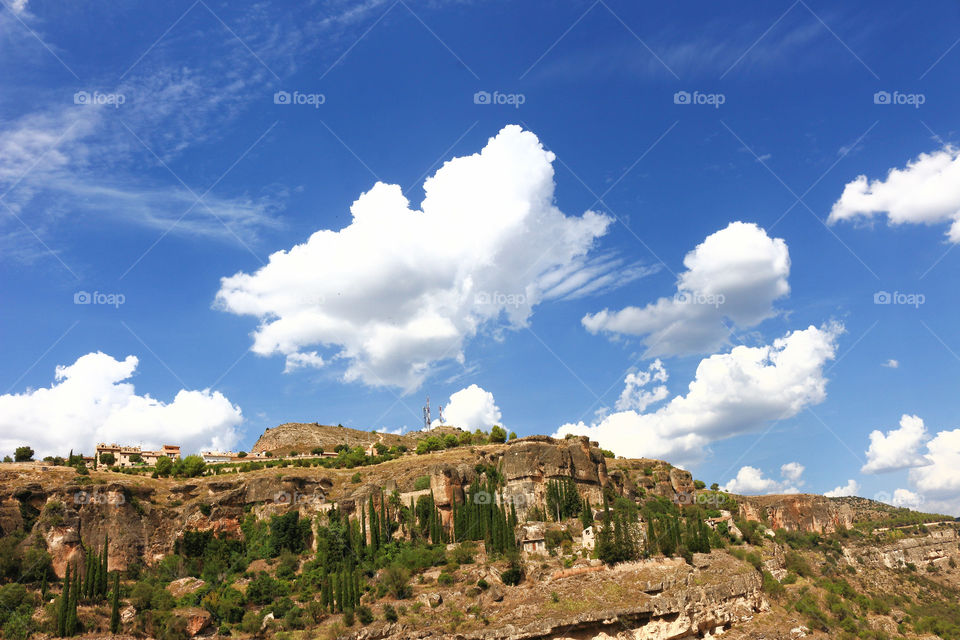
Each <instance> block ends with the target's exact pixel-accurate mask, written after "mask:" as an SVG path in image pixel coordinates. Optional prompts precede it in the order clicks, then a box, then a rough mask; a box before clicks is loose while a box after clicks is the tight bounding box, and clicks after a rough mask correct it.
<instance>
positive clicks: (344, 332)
mask: <svg viewBox="0 0 960 640" xmlns="http://www.w3.org/2000/svg"><path fill="white" fill-rule="evenodd" d="M553 160H554V155H553V154H552V153H551V152H549V151H547V150H545V149H544V148H543V146H542V145H541V144H540V141H539V140H538V139H537V137H536V136H535V135H534V134H533V133H530V132H527V131H523V130H522V129H521V128H520V127H518V126H515V125H511V126H507V127H505V128H504V129H503V130H502V131H500V133H499V134H497V136H496V137H494V138H491V139H490V140H489V142H488V143H487V145H486V147H484V148H483V150H482V151H481V152H480V153H476V154H473V155H471V156H466V157H460V158H455V159H453V160H450V161H449V162H447V163H446V164H444V165H443V167H441V168H440V169H439V170H438V171H437V172H436V174H434V175H433V176H432V177H431V178H428V179H427V181H426V182H425V184H424V190H425V191H426V197H425V198H424V200H423V202H422V204H421V208H420V210H416V209H411V208H410V205H409V202H408V201H407V199H406V198H405V197H404V196H403V194H402V192H401V190H400V187H399V186H397V185H389V184H384V183H381V182H378V183H376V184H375V185H374V186H373V188H371V189H370V190H369V191H367V192H366V193H364V194H362V195H361V196H360V198H358V199H357V201H356V202H354V203H353V206H352V207H351V213H352V216H353V219H352V222H351V223H350V224H349V225H348V226H347V227H345V228H343V229H341V230H340V231H331V230H322V231H317V232H316V233H314V234H313V235H312V236H310V238H309V239H308V240H307V241H306V242H305V243H303V244H299V245H296V246H294V247H293V248H291V249H290V250H288V251H278V252H277V253H274V254H273V255H271V256H270V260H269V263H268V264H267V265H266V266H264V267H263V268H261V269H260V270H259V271H257V272H255V273H252V274H247V273H237V274H235V275H233V276H230V277H226V278H223V279H222V282H221V288H220V291H219V292H218V293H217V302H216V304H217V305H218V306H219V307H220V308H221V309H223V310H226V311H230V312H232V313H236V314H246V315H252V316H256V317H257V318H259V319H260V325H259V327H258V328H257V330H256V332H255V334H254V345H253V350H254V351H255V352H256V353H258V354H260V355H272V354H283V355H289V354H291V353H298V352H300V351H302V350H303V349H304V348H306V347H310V346H314V347H315V346H317V345H322V346H324V347H327V348H332V349H336V351H335V355H336V357H340V358H344V359H345V360H346V361H347V362H348V366H347V369H346V372H345V379H346V380H348V381H352V380H360V381H362V382H364V383H366V384H368V385H375V386H382V385H392V386H400V387H403V388H405V389H406V390H407V391H410V390H413V389H415V388H417V387H418V386H419V385H420V384H421V382H422V381H423V379H424V378H425V377H426V375H428V373H429V372H430V369H431V367H432V366H433V365H434V364H435V363H437V362H439V361H445V360H449V359H456V360H457V361H460V362H463V360H464V354H463V348H464V343H465V341H466V340H467V339H469V338H471V337H472V336H474V335H475V334H476V333H477V332H478V331H480V330H481V329H483V328H484V327H485V326H494V327H497V326H500V327H502V326H509V327H513V328H516V327H522V326H525V325H526V323H527V321H528V319H529V317H530V315H531V313H532V312H533V308H534V307H535V306H536V305H537V304H538V303H539V302H541V301H542V300H543V299H544V298H545V297H546V295H545V291H546V290H547V289H556V288H557V287H560V290H562V291H564V292H565V293H568V294H569V293H572V292H573V291H576V290H577V289H578V288H582V287H579V286H576V287H574V289H573V290H572V291H571V290H569V289H566V288H564V287H561V283H560V282H558V281H557V277H556V276H557V274H558V273H562V274H563V277H562V278H561V281H562V280H566V279H570V278H575V277H576V276H577V274H578V272H579V271H580V268H583V267H589V266H595V265H591V264H590V263H589V262H588V260H587V257H586V256H587V253H588V251H590V249H591V248H592V246H593V244H594V241H595V240H596V239H597V238H599V237H600V236H602V235H604V234H605V233H606V231H607V228H608V226H609V225H610V223H611V219H610V218H609V217H608V216H605V215H601V214H598V213H596V212H593V211H587V212H586V213H584V215H583V216H581V217H568V216H566V215H564V214H563V212H561V211H560V210H559V209H557V208H556V207H555V206H554V205H553V197H554V182H553V165H552V162H553ZM596 275H597V274H596V273H594V276H596Z"/></svg>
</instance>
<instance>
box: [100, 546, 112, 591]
mask: <svg viewBox="0 0 960 640" xmlns="http://www.w3.org/2000/svg"><path fill="white" fill-rule="evenodd" d="M109 548H110V534H109V533H108V534H106V535H105V536H104V537H103V555H102V556H101V558H100V595H101V596H104V597H105V596H106V595H107V571H109V570H110V567H109V562H108V561H109V557H110V556H109Z"/></svg>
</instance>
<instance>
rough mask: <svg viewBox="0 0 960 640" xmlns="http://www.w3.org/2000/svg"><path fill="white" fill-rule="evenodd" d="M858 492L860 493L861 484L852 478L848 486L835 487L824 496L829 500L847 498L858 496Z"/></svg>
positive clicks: (848, 481)
mask: <svg viewBox="0 0 960 640" xmlns="http://www.w3.org/2000/svg"><path fill="white" fill-rule="evenodd" d="M858 491H860V483H859V482H857V481H856V480H854V479H853V478H851V479H850V480H847V484H844V485H840V486H839V487H835V488H834V489H831V490H830V491H826V492H824V494H823V495H825V496H826V497H828V498H845V497H848V496H855V495H857V492H858Z"/></svg>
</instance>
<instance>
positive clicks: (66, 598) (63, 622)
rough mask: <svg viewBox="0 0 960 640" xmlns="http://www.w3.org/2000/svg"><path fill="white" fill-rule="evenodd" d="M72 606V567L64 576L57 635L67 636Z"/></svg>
mask: <svg viewBox="0 0 960 640" xmlns="http://www.w3.org/2000/svg"><path fill="white" fill-rule="evenodd" d="M69 606H70V565H69V564H67V570H66V572H65V573H64V575H63V588H62V589H61V591H60V606H59V607H58V609H57V635H58V636H60V637H61V638H62V637H64V636H65V635H67V609H68V607H69Z"/></svg>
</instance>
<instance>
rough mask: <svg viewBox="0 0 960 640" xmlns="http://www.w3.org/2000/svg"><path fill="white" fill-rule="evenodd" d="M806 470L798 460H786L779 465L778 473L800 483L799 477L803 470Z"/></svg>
mask: <svg viewBox="0 0 960 640" xmlns="http://www.w3.org/2000/svg"><path fill="white" fill-rule="evenodd" d="M806 470H807V468H806V467H804V466H803V465H802V464H800V463H799V462H788V463H786V464H785V465H783V466H781V467H780V475H781V476H783V477H784V479H786V480H789V481H790V482H798V483H801V484H802V482H801V480H800V478H801V476H803V472H804V471H806Z"/></svg>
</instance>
